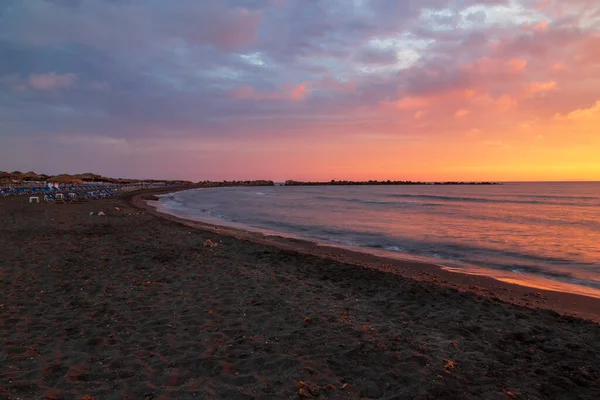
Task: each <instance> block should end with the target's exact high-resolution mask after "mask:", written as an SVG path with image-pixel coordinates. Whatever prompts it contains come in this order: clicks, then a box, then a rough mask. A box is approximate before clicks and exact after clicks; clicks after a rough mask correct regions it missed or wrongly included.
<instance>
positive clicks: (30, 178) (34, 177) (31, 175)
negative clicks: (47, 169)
mask: <svg viewBox="0 0 600 400" xmlns="http://www.w3.org/2000/svg"><path fill="white" fill-rule="evenodd" d="M21 179H23V180H24V181H38V180H40V177H39V175H38V174H36V173H35V172H33V171H29V172H27V173H25V174H23V176H21Z"/></svg>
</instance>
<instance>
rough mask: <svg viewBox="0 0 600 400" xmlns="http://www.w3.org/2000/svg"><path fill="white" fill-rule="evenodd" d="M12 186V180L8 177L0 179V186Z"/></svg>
mask: <svg viewBox="0 0 600 400" xmlns="http://www.w3.org/2000/svg"><path fill="white" fill-rule="evenodd" d="M10 185H12V179H10V178H9V177H8V176H3V177H1V178H0V186H10Z"/></svg>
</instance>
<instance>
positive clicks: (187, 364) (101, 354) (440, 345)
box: [0, 198, 600, 399]
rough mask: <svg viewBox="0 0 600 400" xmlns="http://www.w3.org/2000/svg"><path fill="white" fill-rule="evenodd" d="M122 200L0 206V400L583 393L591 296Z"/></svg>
mask: <svg viewBox="0 0 600 400" xmlns="http://www.w3.org/2000/svg"><path fill="white" fill-rule="evenodd" d="M133 203H134V204H135V205H136V206H133V205H132V204H131V202H130V201H129V199H127V198H121V199H108V200H100V201H94V202H87V203H84V204H66V205H59V204H54V205H47V204H39V205H37V204H27V203H26V199H25V198H0V257H1V258H0V344H1V345H0V365H2V369H1V370H0V399H5V398H6V399H17V398H21V399H34V398H35V399H37V398H49V399H61V398H64V399H80V398H84V396H89V397H88V399H90V398H97V399H121V398H129V399H145V398H147V399H161V398H163V399H177V398H181V399H187V398H219V399H221V398H231V399H237V398H240V399H243V398H248V399H250V398H265V399H279V398H298V397H299V396H300V397H314V398H316V397H317V396H318V398H328V399H336V398H360V397H362V398H386V399H392V398H398V399H407V398H408V399H410V398H419V399H420V398H450V399H451V398H456V399H466V398H485V399H506V398H524V399H544V398H556V399H569V398H582V399H589V398H600V362H599V359H600V326H599V325H598V324H597V323H595V322H592V321H591V320H596V321H598V316H599V315H600V306H599V301H598V299H592V298H588V297H584V296H576V295H566V294H560V293H556V292H546V291H540V290H535V289H530V288H524V287H521V286H516V285H510V284H506V283H502V282H497V281H494V280H492V279H488V278H484V277H471V276H466V275H459V274H454V273H451V272H448V271H443V270H441V269H439V268H438V267H437V266H433V265H427V264H417V263H406V262H401V261H397V260H385V259H380V258H377V257H375V256H369V255H362V254H359V253H352V252H348V251H346V250H336V249H331V248H322V247H320V246H316V245H315V244H311V243H309V242H302V241H294V240H289V239H284V238H277V237H261V236H260V235H255V234H250V233H247V232H242V231H234V230H227V229H223V228H215V227H212V226H206V225H202V224H198V223H191V222H185V223H183V221H176V219H175V218H173V217H165V216H162V217H160V218H159V217H157V216H156V215H155V213H154V212H153V211H152V210H147V209H146V208H144V209H142V208H138V207H147V206H146V205H145V202H144V201H143V199H141V198H134V199H133ZM115 207H118V208H119V209H120V210H116V209H115ZM100 210H103V211H105V212H106V213H107V215H106V216H97V215H94V216H90V215H89V213H90V211H94V212H98V211H100ZM207 239H210V240H211V241H213V242H214V243H218V246H217V247H205V246H204V243H205V241H206V240H207ZM500 299H504V300H510V301H512V302H514V303H519V304H521V305H515V304H510V303H507V302H505V301H502V300H500ZM525 305H528V307H525ZM535 307H543V308H549V309H551V310H540V309H534V308H535ZM552 310H556V311H552ZM565 313H571V314H575V313H577V314H578V315H580V316H583V317H585V318H587V319H588V320H584V319H580V318H576V317H573V316H566V315H563V314H565Z"/></svg>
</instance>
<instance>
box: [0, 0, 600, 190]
mask: <svg viewBox="0 0 600 400" xmlns="http://www.w3.org/2000/svg"><path fill="white" fill-rule="evenodd" d="M0 170H7V171H13V170H21V171H29V170H34V171H36V172H39V173H48V174H58V173H83V172H94V173H100V174H103V175H109V176H114V177H136V178H157V179H189V180H193V181H197V180H205V179H210V180H233V179H244V180H245V179H273V180H275V181H283V180H287V179H297V180H330V179H338V180H341V179H353V180H363V179H386V180H387V179H402V180H404V179H407V180H495V181H515V180H524V181H531V180H600V2H598V1H597V0H569V1H564V0H450V1H442V0H418V1H416V0H415V1H411V0H210V1H209V0H202V1H199V0H177V1H174V0H2V1H1V2H0Z"/></svg>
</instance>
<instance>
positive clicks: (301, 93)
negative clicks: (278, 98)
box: [290, 82, 309, 101]
mask: <svg viewBox="0 0 600 400" xmlns="http://www.w3.org/2000/svg"><path fill="white" fill-rule="evenodd" d="M308 94H309V88H308V84H307V83H306V82H304V83H300V84H299V85H296V86H294V87H293V89H292V91H291V93H290V98H291V99H292V100H295V101H300V100H304V99H305V98H306V96H308Z"/></svg>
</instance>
